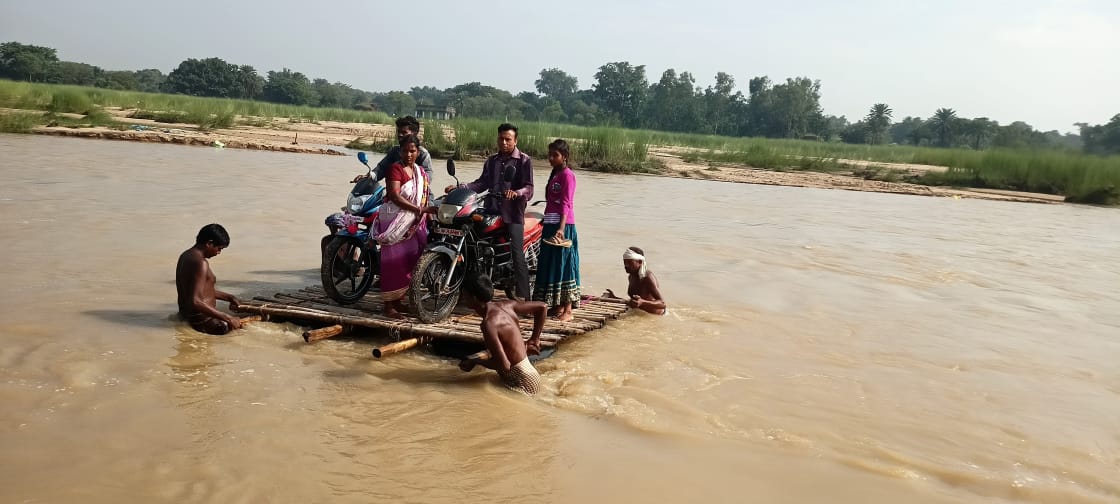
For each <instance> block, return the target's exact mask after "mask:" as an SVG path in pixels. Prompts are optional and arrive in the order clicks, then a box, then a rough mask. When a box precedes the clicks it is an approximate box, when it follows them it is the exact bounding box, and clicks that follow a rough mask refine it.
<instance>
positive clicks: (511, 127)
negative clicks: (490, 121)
mask: <svg viewBox="0 0 1120 504" xmlns="http://www.w3.org/2000/svg"><path fill="white" fill-rule="evenodd" d="M507 131H512V132H513V138H517V126H514V125H512V124H510V123H502V124H499V125H498V134H499V135H501V134H502V133H505V132H507Z"/></svg>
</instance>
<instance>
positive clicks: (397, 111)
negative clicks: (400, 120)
mask: <svg viewBox="0 0 1120 504" xmlns="http://www.w3.org/2000/svg"><path fill="white" fill-rule="evenodd" d="M378 104H379V105H380V106H381V110H384V111H385V113H386V114H389V115H391V116H394V117H403V116H406V115H412V114H414V113H416V99H414V98H413V97H412V96H410V95H409V94H408V93H405V92H402V91H390V92H388V93H385V94H384V95H383V96H382V98H381V99H380V100H379V101H378Z"/></svg>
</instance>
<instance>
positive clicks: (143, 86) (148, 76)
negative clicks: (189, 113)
mask: <svg viewBox="0 0 1120 504" xmlns="http://www.w3.org/2000/svg"><path fill="white" fill-rule="evenodd" d="M132 75H133V76H134V77H136V90H137V91H144V92H146V93H158V92H159V91H160V88H161V87H162V86H163V83H164V81H166V80H167V76H166V75H164V74H163V72H161V71H159V70H157V69H155V68H147V69H144V70H137V71H135V72H132Z"/></svg>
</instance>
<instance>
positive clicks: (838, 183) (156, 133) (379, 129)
mask: <svg viewBox="0 0 1120 504" xmlns="http://www.w3.org/2000/svg"><path fill="white" fill-rule="evenodd" d="M29 112H30V111H29ZM106 112H108V113H109V114H110V115H112V116H113V119H114V120H116V121H118V122H119V123H121V124H122V125H123V126H125V127H126V128H127V129H124V130H121V129H118V128H111V127H105V126H95V127H86V128H71V127H65V126H37V127H34V128H32V129H31V133H32V134H38V135H53V136H63V137H78V138H93V139H102V140H118V141H133V142H148V143H168V144H177V145H192V146H200V147H222V148H231V149H246V150H260V151H272V152H289V153H298V154H322V155H335V156H345V155H348V153H347V152H345V151H344V149H346V145H347V144H348V143H350V142H351V141H352V140H354V139H355V138H363V139H379V138H380V139H385V138H391V137H392V135H394V134H395V130H394V128H393V126H392V125H387V124H365V123H340V122H333V121H321V122H318V123H311V122H292V121H290V120H287V119H270V120H268V121H260V125H244V124H242V125H238V126H234V127H232V128H217V129H213V130H209V131H200V130H199V129H198V128H195V127H189V126H187V125H183V124H174V123H160V122H156V121H153V120H149V119H135V118H130V117H128V115H129V113H130V112H131V111H130V110H127V109H126V110H122V109H113V108H110V109H106ZM79 117H80V116H79ZM243 119H244V118H243ZM215 142H218V143H215ZM301 142H302V143H301ZM650 156H651V158H653V159H657V160H659V161H661V163H662V165H663V166H664V170H663V171H662V172H660V173H653V174H649V175H652V176H662V177H676V178H690V179H697V180H713V181H718V182H734V183H745V184H758V185H776V186H787V187H808V188H816V189H838V190H846V191H861V192H880V193H889V194H907V195H914V196H933V197H949V198H957V199H960V198H969V199H983V200H990V201H1014V202H1023V203H1042V204H1056V203H1063V202H1064V200H1065V198H1064V197H1062V196H1060V195H1053V194H1042V193H1028V192H1017V191H1003V190H994V189H972V188H949V187H940V186H926V185H920V184H912V183H906V182H887V181H880V180H868V179H865V178H864V177H862V176H858V175H856V174H855V173H852V172H838V173H824V172H812V171H800V170H798V171H774V170H767V169H759V168H753V167H750V166H745V165H736V164H724V163H720V164H713V163H708V162H704V161H700V162H698V163H688V162H686V161H684V160H683V159H682V157H681V155H680V152H676V151H674V150H673V149H651V152H650ZM538 161H540V160H538ZM861 163H862V164H863V165H866V164H868V163H867V162H861V161H858V160H849V161H847V162H846V163H845V164H848V165H850V166H853V167H858V166H861ZM876 164H880V165H882V164H883V163H876ZM903 168H905V169H907V170H908V171H910V170H913V171H928V170H937V169H944V168H943V167H937V166H925V165H903Z"/></svg>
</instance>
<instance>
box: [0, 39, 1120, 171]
mask: <svg viewBox="0 0 1120 504" xmlns="http://www.w3.org/2000/svg"><path fill="white" fill-rule="evenodd" d="M0 77H4V78H8V79H13V80H27V81H33V82H48V83H58V84H78V85H85V86H97V87H103V88H110V89H122V90H136V91H146V92H164V93H180V94H187V95H193V96H211V97H224V98H239V99H249V100H265V101H270V102H276V103H286V104H294V105H309V106H320V107H337V108H354V109H364V110H380V111H384V112H386V113H388V114H390V115H394V116H401V115H407V114H412V113H414V111H415V110H416V107H417V105H433V106H438V107H454V108H455V111H456V113H457V114H459V115H462V116H466V117H478V118H489V119H503V120H511V121H525V120H528V121H547V122H562V123H573V124H579V125H586V126H598V125H609V126H623V127H627V128H648V129H655V130H662V131H677V132H688V133H700V134H715V135H727V136H756V137H769V138H801V139H815V140H824V141H831V140H839V141H843V142H848V143H864V144H885V143H896V144H910V145H917V146H932V147H957V148H969V149H987V148H1053V149H1067V150H1083V151H1085V152H1087V153H1092V154H1120V114H1117V115H1116V116H1114V117H1113V118H1112V119H1111V120H1110V121H1109V122H1108V123H1106V124H1103V125H1090V124H1088V123H1078V124H1077V125H1076V126H1078V128H1079V133H1080V134H1062V133H1059V132H1058V131H1056V130H1055V131H1039V130H1036V129H1035V128H1034V127H1032V126H1031V125H1029V124H1027V123H1025V122H1022V121H1015V122H1011V123H1009V124H1000V123H999V122H997V121H994V120H992V119H989V118H986V117H976V118H965V117H959V116H958V115H957V113H956V111H955V110H953V109H952V108H947V107H946V108H939V109H937V110H936V111H934V112H933V113H932V114H931V115H930V116H929V117H928V118H925V119H923V118H921V117H905V118H903V119H902V120H901V121H897V122H896V121H895V120H894V117H893V111H892V109H891V108H890V106H889V105H887V104H885V103H877V104H873V105H872V106H871V107H870V108H869V110H868V113H867V115H866V116H864V117H862V118H858V119H856V120H855V122H851V121H849V120H848V119H847V118H846V117H844V116H835V115H827V114H825V113H824V111H823V109H822V107H821V105H820V97H821V83H820V81H819V80H813V79H810V78H808V77H796V78H789V79H786V80H785V81H784V82H774V81H771V80H770V79H769V77H766V76H760V77H754V78H752V79H750V80H749V81H748V84H747V89H746V91H747V93H746V94H744V93H743V92H742V91H740V90H738V89H737V86H736V82H735V78H734V77H733V76H731V75H730V74H728V73H725V72H719V73H717V74H716V75H715V82H714V83H713V84H712V85H710V86H708V87H700V86H698V85H696V79H695V77H693V75H692V74H691V73H689V72H687V71H681V72H679V73H678V72H677V71H676V70H675V69H669V70H666V71H664V72H663V73H662V74H661V77H660V79H658V80H657V81H656V82H654V83H650V82H649V80H648V79H647V77H646V70H645V65H632V64H631V63H629V62H625V61H622V62H610V63H606V64H604V65H602V66H601V67H599V69H598V71H597V72H596V73H595V75H594V79H595V82H594V83H593V84H592V85H591V86H590V87H589V88H585V89H580V86H579V82H578V80H577V79H576V77H574V76H572V75H569V74H568V73H566V72H564V71H563V70H561V69H558V68H546V69H542V70H541V71H540V74H539V78H538V79H537V80H536V81H535V88H536V89H535V92H533V91H524V92H521V93H517V94H513V93H510V92H509V91H505V90H502V89H498V88H495V87H493V86H488V85H484V84H482V83H479V82H470V83H465V84H459V85H457V86H454V87H450V88H447V89H439V88H435V87H432V86H416V87H412V88H411V89H409V90H408V91H399V90H398V91H388V92H370V91H364V90H360V89H356V88H353V87H351V86H349V85H347V84H344V83H340V82H333V83H332V82H329V81H328V80H326V79H311V78H309V77H307V76H306V75H304V74H302V73H300V72H296V71H292V70H290V69H287V68H285V69H282V70H280V71H269V72H267V73H266V74H265V75H261V74H260V73H258V72H257V70H256V69H255V68H253V67H252V66H249V65H236V64H233V63H228V62H226V61H225V60H222V59H220V58H205V59H194V58H192V59H187V60H185V61H183V62H181V63H180V64H179V65H178V66H177V67H176V68H175V69H174V70H172V71H171V72H170V73H168V74H166V75H164V74H163V73H162V72H160V71H159V70H156V69H145V70H138V71H107V70H103V69H101V68H99V67H97V66H93V65H88V64H85V63H78V62H71V61H60V60H59V59H58V56H57V53H56V51H55V49H52V48H48V47H41V46H33V45H26V44H20V43H18V42H7V43H4V44H0Z"/></svg>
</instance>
